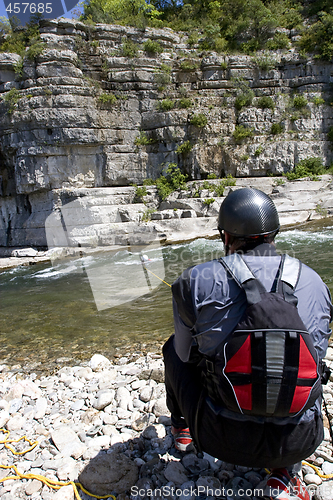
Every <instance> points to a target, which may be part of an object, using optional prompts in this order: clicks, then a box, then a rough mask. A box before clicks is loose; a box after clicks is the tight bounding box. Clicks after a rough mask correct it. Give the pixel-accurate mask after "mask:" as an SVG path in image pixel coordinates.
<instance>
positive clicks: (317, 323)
mask: <svg viewBox="0 0 333 500" xmlns="http://www.w3.org/2000/svg"><path fill="white" fill-rule="evenodd" d="M243 258H244V260H245V262H246V263H247V265H248V266H249V267H250V269H251V271H252V272H253V274H254V275H255V277H256V278H258V279H259V280H260V281H261V283H262V284H263V285H264V287H265V288H266V290H270V289H271V288H272V285H273V282H274V278H275V276H276V273H277V271H278V267H279V264H280V260H281V257H280V256H279V255H278V254H277V252H276V249H275V246H274V245H270V244H267V243H265V244H262V245H259V246H258V247H256V248H255V249H254V250H253V251H251V252H248V253H246V254H244V255H243ZM172 292H173V307H174V324H175V337H174V345H175V350H176V352H177V355H178V356H179V358H180V359H181V360H182V361H184V362H188V361H189V362H191V361H196V358H195V357H194V356H193V353H194V352H195V351H196V349H197V348H199V352H201V353H203V354H205V355H207V356H212V355H214V354H216V348H217V347H218V346H219V345H220V344H221V342H223V341H224V340H225V339H226V337H227V336H228V335H229V333H231V332H232V330H233V329H234V328H235V327H236V325H237V324H238V322H239V321H240V319H241V317H242V316H243V314H244V312H245V309H246V306H247V302H246V297H245V292H244V291H243V290H242V288H240V286H239V285H238V284H237V283H236V282H235V281H234V280H233V279H230V276H229V275H228V273H227V272H226V270H225V268H224V267H223V266H222V264H221V263H220V262H219V261H218V260H213V261H209V262H205V263H203V264H199V265H197V266H194V267H192V268H189V269H187V270H186V271H184V272H183V274H182V275H181V276H180V277H179V278H178V279H177V280H176V281H175V283H174V284H173V285H172ZM294 295H295V296H296V297H297V299H298V305H297V309H298V313H299V315H300V317H301V319H302V321H303V323H304V324H305V326H306V328H307V330H308V331H309V333H310V335H311V337H312V340H313V343H314V346H315V348H316V349H317V352H318V355H319V357H320V359H322V358H323V357H324V356H325V353H326V350H327V346H328V340H329V337H330V334H331V330H330V327H329V323H330V322H331V321H332V317H333V306H332V303H331V296H330V292H329V290H328V288H327V286H326V285H325V284H324V282H323V281H322V279H321V278H320V276H319V275H318V274H317V273H316V272H315V271H314V270H313V269H311V268H310V267H308V266H306V265H305V264H302V265H301V270H300V275H299V279H298V283H297V285H296V289H295V292H294ZM194 346H195V348H194ZM316 406H317V408H316V410H315V411H318V412H319V411H320V403H319V402H318V405H316ZM219 411H220V410H219ZM226 411H227V410H226ZM228 413H229V412H228ZM249 418H252V417H249ZM302 418H305V419H308V418H309V419H311V410H307V412H305V414H304V415H303V417H302Z"/></svg>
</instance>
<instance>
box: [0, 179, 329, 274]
mask: <svg viewBox="0 0 333 500" xmlns="http://www.w3.org/2000/svg"><path fill="white" fill-rule="evenodd" d="M220 182H221V179H214V180H210V181H209V182H208V181H192V182H188V183H187V185H186V188H185V189H181V190H176V191H174V192H173V193H172V194H170V195H169V196H168V197H167V198H166V200H164V201H162V202H161V201H160V199H159V196H158V193H157V189H156V187H155V186H147V188H146V187H144V188H143V189H144V190H145V192H146V194H145V195H143V199H142V201H143V203H136V202H135V196H136V194H135V193H136V188H135V187H133V186H127V187H121V188H103V189H102V188H100V189H96V190H93V189H90V190H87V189H81V190H80V189H77V190H76V192H75V200H74V201H73V202H70V203H68V204H67V205H65V206H64V207H63V208H62V209H61V216H59V213H58V212H54V214H53V215H52V216H51V217H49V218H48V219H47V221H46V222H45V227H43V229H41V230H43V231H44V233H45V231H46V233H47V241H48V245H49V248H48V250H47V249H45V248H44V249H41V248H39V247H34V248H32V247H23V248H22V247H0V269H4V268H10V267H16V266H20V265H33V264H36V263H39V262H46V261H50V260H51V261H54V260H57V259H59V258H62V257H70V256H71V255H76V256H78V255H80V256H82V255H87V254H91V253H93V252H96V251H103V252H104V251H114V250H119V249H121V248H127V245H128V244H129V243H130V244H134V245H137V244H138V243H140V242H142V241H144V242H145V243H147V244H148V243H150V242H152V241H158V242H160V244H172V243H177V242H181V241H189V240H194V239H196V238H199V237H200V238H203V237H206V238H214V237H216V238H217V237H218V231H217V216H218V212H219V207H220V205H221V203H222V201H223V199H224V197H225V196H226V195H227V194H228V193H229V191H230V190H233V189H238V188H242V187H254V188H257V189H261V190H262V191H264V192H265V193H266V194H268V195H269V196H271V198H272V199H273V201H274V203H275V205H276V207H277V210H278V212H279V218H280V224H281V229H282V230H283V229H286V228H290V227H302V226H304V224H307V223H313V222H315V221H324V222H325V221H326V220H330V218H331V217H332V214H333V196H332V189H333V182H332V176H331V175H329V174H327V175H322V176H320V177H318V179H317V180H316V181H313V180H310V179H307V178H304V179H297V180H295V181H288V180H287V179H285V178H281V177H280V178H276V177H256V178H255V177H253V178H245V177H244V178H237V179H235V180H234V182H235V185H234V186H233V185H232V186H226V188H225V190H224V193H223V196H218V197H214V198H212V197H211V196H212V194H214V189H216V187H217V186H218V185H219V183H220ZM65 244H66V246H64V245H65Z"/></svg>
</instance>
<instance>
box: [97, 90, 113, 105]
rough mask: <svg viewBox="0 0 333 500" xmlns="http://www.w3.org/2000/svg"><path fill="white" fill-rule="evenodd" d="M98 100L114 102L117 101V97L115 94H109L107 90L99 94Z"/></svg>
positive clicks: (108, 102)
mask: <svg viewBox="0 0 333 500" xmlns="http://www.w3.org/2000/svg"><path fill="white" fill-rule="evenodd" d="M98 101H99V102H101V103H102V104H110V105H112V104H114V103H115V102H117V98H116V96H115V95H114V94H107V93H106V92H103V93H102V94H100V95H99V96H98Z"/></svg>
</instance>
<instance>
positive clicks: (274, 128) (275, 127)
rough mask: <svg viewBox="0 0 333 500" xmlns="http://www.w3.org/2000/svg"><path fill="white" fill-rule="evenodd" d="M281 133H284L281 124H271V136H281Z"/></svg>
mask: <svg viewBox="0 0 333 500" xmlns="http://www.w3.org/2000/svg"><path fill="white" fill-rule="evenodd" d="M283 131H284V127H283V125H282V123H273V124H272V126H271V134H272V135H278V134H282V132H283Z"/></svg>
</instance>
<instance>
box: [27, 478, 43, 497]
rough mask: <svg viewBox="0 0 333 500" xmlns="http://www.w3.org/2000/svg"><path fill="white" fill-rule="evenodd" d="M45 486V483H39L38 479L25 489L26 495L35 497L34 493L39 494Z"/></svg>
mask: <svg viewBox="0 0 333 500" xmlns="http://www.w3.org/2000/svg"><path fill="white" fill-rule="evenodd" d="M42 486H43V483H42V482H41V481H38V479H33V480H32V481H31V482H29V483H28V484H27V486H26V487H25V493H26V494H27V495H28V496H30V495H33V494H34V493H37V491H39V490H40V489H41V488H42Z"/></svg>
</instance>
